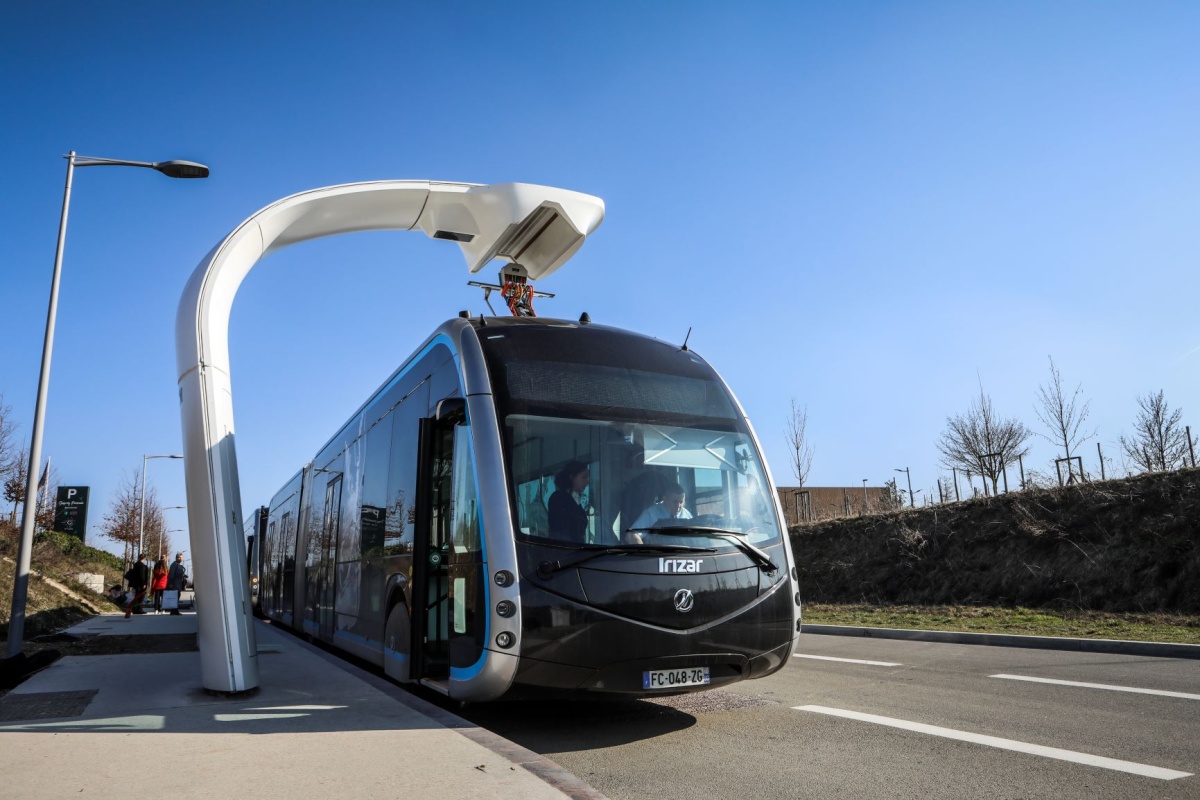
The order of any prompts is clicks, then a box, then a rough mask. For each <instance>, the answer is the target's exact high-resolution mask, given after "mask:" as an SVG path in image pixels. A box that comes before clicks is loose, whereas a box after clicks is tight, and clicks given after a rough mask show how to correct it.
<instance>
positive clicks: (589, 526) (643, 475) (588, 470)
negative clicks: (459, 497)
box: [506, 414, 780, 549]
mask: <svg viewBox="0 0 1200 800" xmlns="http://www.w3.org/2000/svg"><path fill="white" fill-rule="evenodd" d="M710 422H711V420H710ZM723 422H725V424H721V425H719V426H710V427H690V426H685V425H680V424H666V423H664V422H658V421H656V422H652V423H651V422H632V421H623V420H601V419H595V418H594V417H593V418H590V419H569V418H564V417H553V416H541V415H537V414H510V415H508V416H507V418H506V428H507V432H508V442H509V447H510V449H509V467H510V471H511V475H512V476H513V482H514V495H515V501H516V518H517V529H518V531H517V532H518V534H520V535H522V536H524V537H529V539H530V540H533V541H541V542H544V543H546V544H559V545H564V546H572V545H574V546H579V547H611V546H614V545H651V546H659V547H661V546H673V547H679V546H681V545H695V546H700V547H706V548H718V549H730V548H733V547H734V546H735V543H734V542H731V541H729V540H728V539H723V538H721V537H713V536H702V535H697V536H687V535H686V533H685V531H683V530H675V531H668V530H664V529H666V528H671V527H675V528H689V527H691V528H712V529H718V530H720V531H728V532H730V533H733V534H737V535H738V536H739V537H744V540H745V541H747V542H749V543H751V544H753V545H756V546H760V547H761V546H762V545H764V544H767V545H769V544H773V543H775V542H777V541H778V540H779V536H780V532H779V527H778V523H777V521H776V516H775V512H774V503H773V501H772V498H771V497H770V495H769V494H768V489H767V482H766V480H765V477H764V474H763V469H762V464H761V462H760V461H759V458H758V454H757V451H756V448H755V447H754V446H753V442H752V440H751V438H750V436H749V434H748V433H746V432H743V431H738V430H736V427H737V426H736V425H735V424H729V423H732V422H733V421H732V420H727V421H723ZM716 427H721V428H726V429H725V430H718V429H715V428H716ZM660 530H661V531H663V532H662V533H658V531H660ZM693 539H695V541H692V540H693Z"/></svg>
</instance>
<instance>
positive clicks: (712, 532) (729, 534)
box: [626, 525, 779, 575]
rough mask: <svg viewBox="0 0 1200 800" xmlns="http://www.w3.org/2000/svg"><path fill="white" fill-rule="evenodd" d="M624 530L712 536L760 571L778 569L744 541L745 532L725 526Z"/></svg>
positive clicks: (671, 526)
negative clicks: (726, 543) (755, 564)
mask: <svg viewBox="0 0 1200 800" xmlns="http://www.w3.org/2000/svg"><path fill="white" fill-rule="evenodd" d="M626 532H627V533H658V534H662V535H664V536H689V535H693V534H699V535H700V536H713V537H716V538H718V539H724V540H725V541H727V542H730V543H731V544H733V546H734V547H736V548H737V549H739V550H741V551H742V552H743V553H745V554H746V555H748V556H750V559H751V560H752V561H754V562H756V563H757V564H758V566H759V567H760V568H761V569H762V571H763V572H765V573H767V574H768V575H770V574H772V573H773V572H775V570H777V569H779V567H777V566H775V562H774V561H772V560H771V557H770V556H769V555H767V554H766V553H765V552H764V551H762V550H759V549H758V548H757V547H755V546H754V545H752V544H750V542H748V541H746V538H745V537H746V534H744V533H738V532H737V531H731V530H727V529H725V528H712V527H709V526H707V525H670V526H665V527H661V528H630V529H629V530H628V531H626Z"/></svg>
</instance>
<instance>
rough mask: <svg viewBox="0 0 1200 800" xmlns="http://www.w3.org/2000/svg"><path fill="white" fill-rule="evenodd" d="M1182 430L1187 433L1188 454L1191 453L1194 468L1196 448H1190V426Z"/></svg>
mask: <svg viewBox="0 0 1200 800" xmlns="http://www.w3.org/2000/svg"><path fill="white" fill-rule="evenodd" d="M1184 430H1185V431H1187V440H1188V452H1189V453H1191V456H1192V467H1195V466H1196V448H1195V447H1193V446H1192V426H1191V425H1187V426H1185V427H1184Z"/></svg>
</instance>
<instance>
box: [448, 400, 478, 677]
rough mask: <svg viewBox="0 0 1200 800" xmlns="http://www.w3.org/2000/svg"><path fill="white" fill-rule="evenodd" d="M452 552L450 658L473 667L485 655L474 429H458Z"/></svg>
mask: <svg viewBox="0 0 1200 800" xmlns="http://www.w3.org/2000/svg"><path fill="white" fill-rule="evenodd" d="M453 439H454V444H453V447H454V463H453V467H452V475H453V488H452V492H453V494H452V503H451V507H450V519H451V525H450V549H449V552H448V554H447V561H448V562H449V564H448V567H447V572H448V578H449V594H450V629H449V656H450V666H451V667H459V668H462V667H469V666H471V665H472V664H474V663H475V662H476V661H478V660H479V657H480V656H481V655H482V654H483V644H484V643H483V629H482V626H481V625H480V624H479V619H480V617H481V615H480V614H478V613H477V611H478V608H479V605H480V604H481V603H482V595H483V585H482V581H483V564H482V561H483V546H482V543H481V541H480V530H479V499H478V497H477V495H476V493H475V465H474V464H473V463H472V461H471V429H470V428H469V427H468V426H467V425H466V424H463V423H462V422H460V423H459V424H457V425H455V426H454V430H453Z"/></svg>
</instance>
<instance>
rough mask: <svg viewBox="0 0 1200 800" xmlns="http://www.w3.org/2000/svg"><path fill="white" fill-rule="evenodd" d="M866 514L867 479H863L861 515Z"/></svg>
mask: <svg viewBox="0 0 1200 800" xmlns="http://www.w3.org/2000/svg"><path fill="white" fill-rule="evenodd" d="M866 513H867V479H866V478H863V514H866Z"/></svg>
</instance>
